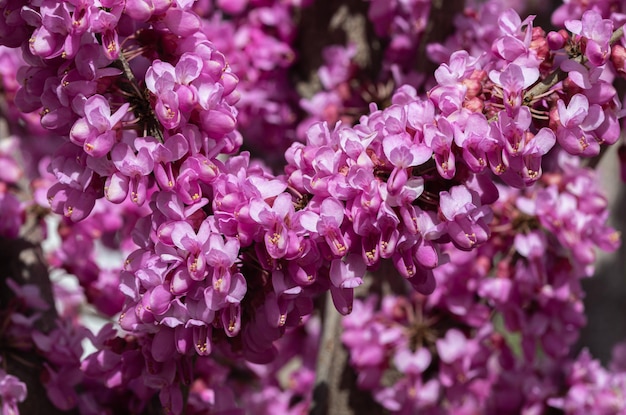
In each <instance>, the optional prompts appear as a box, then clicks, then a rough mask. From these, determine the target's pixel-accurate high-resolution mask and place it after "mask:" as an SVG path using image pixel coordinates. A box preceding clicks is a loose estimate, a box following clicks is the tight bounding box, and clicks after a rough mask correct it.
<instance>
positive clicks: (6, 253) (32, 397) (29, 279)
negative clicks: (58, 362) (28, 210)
mask: <svg viewBox="0 0 626 415" xmlns="http://www.w3.org/2000/svg"><path fill="white" fill-rule="evenodd" d="M33 229H38V230H39V231H40V230H41V228H39V227H34V228H33ZM41 240H42V235H41V233H40V232H30V233H29V234H28V235H24V236H23V237H22V238H19V239H6V238H0V264H2V265H1V268H0V309H2V310H6V309H7V307H8V304H9V303H10V302H11V300H12V298H13V291H11V290H10V289H9V288H8V287H7V285H6V280H7V278H11V279H12V280H14V281H15V282H17V283H18V284H19V285H25V284H33V285H36V286H37V287H39V290H40V292H41V296H42V298H43V299H44V301H45V302H47V303H48V304H50V309H49V310H48V311H47V312H46V313H44V314H42V316H41V318H40V319H39V320H38V321H37V322H36V323H35V324H36V326H37V329H38V330H41V331H42V332H44V333H45V332H48V331H50V330H51V329H52V328H53V327H54V326H55V324H56V323H55V320H56V318H57V313H56V309H55V308H54V300H53V296H52V285H51V283H50V279H49V277H48V269H47V266H46V262H45V260H44V258H43V252H42V250H41V246H40V242H41ZM5 357H6V361H5V363H6V365H7V367H6V370H7V372H8V373H10V374H12V375H14V376H16V377H17V378H19V379H20V380H21V381H22V382H24V383H25V384H26V387H27V393H28V394H27V396H26V400H25V401H24V402H22V403H21V404H20V405H19V409H20V413H22V414H47V415H61V414H76V413H77V411H75V410H74V411H69V412H64V411H61V410H59V409H56V408H55V406H54V405H52V403H51V402H50V401H49V400H48V397H47V395H46V391H45V389H44V386H43V384H42V383H41V378H40V376H41V373H42V371H43V370H44V367H43V363H44V362H43V359H42V358H41V356H39V355H38V354H37V353H36V351H35V350H34V349H33V350H25V351H23V352H20V354H19V356H15V355H13V354H12V353H7V355H6V356H5Z"/></svg>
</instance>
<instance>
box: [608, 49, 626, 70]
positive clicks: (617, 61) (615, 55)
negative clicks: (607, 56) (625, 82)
mask: <svg viewBox="0 0 626 415" xmlns="http://www.w3.org/2000/svg"><path fill="white" fill-rule="evenodd" d="M611 62H613V66H615V70H616V71H617V73H618V74H619V75H620V76H622V77H626V69H625V68H624V64H625V63H626V48H624V47H623V46H622V45H613V46H611Z"/></svg>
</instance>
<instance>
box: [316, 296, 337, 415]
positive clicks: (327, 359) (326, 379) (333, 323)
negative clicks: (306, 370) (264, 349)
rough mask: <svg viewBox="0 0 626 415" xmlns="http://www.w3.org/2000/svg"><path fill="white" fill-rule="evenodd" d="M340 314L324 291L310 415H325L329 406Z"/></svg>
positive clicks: (330, 297)
mask: <svg viewBox="0 0 626 415" xmlns="http://www.w3.org/2000/svg"><path fill="white" fill-rule="evenodd" d="M340 323H341V316H340V314H339V313H338V312H337V310H336V309H335V305H334V304H333V299H332V296H331V295H330V293H326V300H325V304H324V318H323V325H322V327H323V328H322V338H321V339H320V348H319V352H318V354H317V367H316V379H315V388H314V389H313V402H312V404H311V411H310V412H309V413H310V415H326V414H328V407H329V394H330V388H332V386H333V385H332V383H333V382H332V381H331V374H332V367H333V361H334V357H335V355H336V352H337V349H338V348H340V347H341V344H340V342H339V335H340V332H341V326H340Z"/></svg>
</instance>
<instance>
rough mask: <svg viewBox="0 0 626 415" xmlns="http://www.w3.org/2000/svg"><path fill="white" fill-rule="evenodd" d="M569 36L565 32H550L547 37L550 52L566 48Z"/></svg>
mask: <svg viewBox="0 0 626 415" xmlns="http://www.w3.org/2000/svg"><path fill="white" fill-rule="evenodd" d="M568 37H569V35H568V34H567V32H566V31H565V30H559V31H558V32H550V33H548V36H546V40H547V41H548V47H549V48H550V50H559V49H562V48H563V46H565V41H567V38H568Z"/></svg>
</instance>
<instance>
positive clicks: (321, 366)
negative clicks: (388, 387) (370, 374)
mask: <svg viewBox="0 0 626 415" xmlns="http://www.w3.org/2000/svg"><path fill="white" fill-rule="evenodd" d="M368 278H373V277H372V276H371V275H369V274H368V275H366V277H365V279H366V281H365V284H364V285H365V286H370V285H371V283H372V281H367V279H368ZM359 288H361V287H359ZM341 318H342V316H341V315H340V314H339V312H338V311H337V310H336V309H335V306H334V304H333V300H332V296H331V295H330V293H328V292H327V293H326V299H325V304H324V315H323V319H322V323H323V324H322V338H321V339H320V348H319V352H318V356H317V368H316V380H315V388H314V390H313V402H312V405H311V410H310V412H309V414H310V415H356V414H368V415H382V414H383V413H384V412H383V408H382V406H380V405H379V404H378V403H376V402H375V401H374V399H373V398H372V394H371V392H369V391H364V390H360V389H359V388H358V386H357V375H356V373H355V372H354V370H353V369H352V367H351V366H350V363H349V358H350V356H349V353H348V351H347V350H346V349H345V348H344V347H343V345H342V344H341V332H342V328H341Z"/></svg>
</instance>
